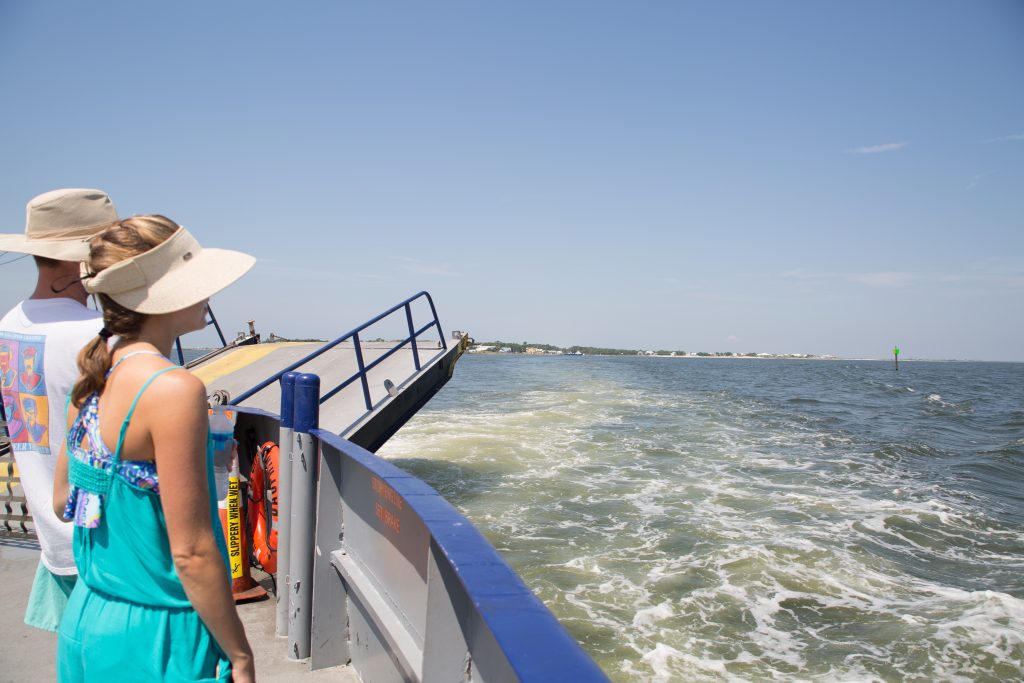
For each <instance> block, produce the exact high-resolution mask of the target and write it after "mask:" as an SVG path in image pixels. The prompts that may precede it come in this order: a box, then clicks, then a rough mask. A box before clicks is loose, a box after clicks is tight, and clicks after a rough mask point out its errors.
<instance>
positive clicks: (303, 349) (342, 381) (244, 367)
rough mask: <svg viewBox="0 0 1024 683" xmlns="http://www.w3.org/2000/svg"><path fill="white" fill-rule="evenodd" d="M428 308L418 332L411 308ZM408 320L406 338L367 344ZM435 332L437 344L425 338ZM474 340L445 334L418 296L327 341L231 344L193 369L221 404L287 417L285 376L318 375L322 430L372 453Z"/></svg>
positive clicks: (423, 298)
mask: <svg viewBox="0 0 1024 683" xmlns="http://www.w3.org/2000/svg"><path fill="white" fill-rule="evenodd" d="M417 301H420V302H421V303H423V302H425V303H426V304H427V305H429V310H430V311H431V313H432V319H431V320H430V321H429V322H427V323H426V324H425V325H423V326H422V327H419V328H417V327H416V326H415V324H414V322H413V315H412V304H414V303H416V302H417ZM403 309H404V313H405V316H404V318H405V319H407V320H408V336H407V337H405V338H404V339H397V340H393V341H381V340H374V341H362V340H361V339H360V337H359V333H360V332H361V331H363V330H365V329H366V328H368V327H370V326H371V325H374V324H376V323H378V322H380V321H381V320H384V319H386V318H388V316H391V315H393V314H398V315H401V314H402V313H403ZM425 332H435V333H436V334H437V338H436V339H430V340H425V339H420V336H421V335H423V334H424V333H425ZM468 341H469V339H468V337H467V336H465V335H463V334H462V333H461V332H453V333H452V339H451V341H450V342H449V341H448V340H446V339H445V338H444V335H443V332H442V331H441V325H440V322H439V321H438V319H437V313H436V311H435V310H434V304H433V301H432V300H431V299H430V295H429V294H427V293H426V292H420V293H419V294H416V295H415V296H412V297H410V298H408V299H406V300H405V301H403V302H401V303H399V304H397V305H395V306H393V307H392V308H390V309H389V310H387V311H385V312H384V313H381V314H380V315H378V316H377V317H375V318H373V319H372V320H369V321H367V322H366V323H363V325H361V326H360V327H358V328H356V329H355V330H352V331H351V332H349V333H347V334H345V335H343V336H341V337H339V338H338V339H335V340H334V341H331V342H327V343H321V342H273V343H263V344H248V345H240V346H229V347H226V348H224V349H221V350H219V351H217V352H215V353H213V354H210V355H208V356H206V357H204V358H200V359H198V360H197V361H193V362H192V363H190V364H188V366H187V367H188V369H189V370H190V371H191V372H192V373H193V374H195V375H196V376H197V377H199V378H200V379H201V380H203V382H204V383H205V384H206V387H207V391H208V393H209V394H210V395H211V396H212V397H214V399H215V400H217V401H218V402H220V403H231V404H237V405H240V406H245V407H249V408H258V409H260V410H265V411H267V412H269V413H272V414H274V415H280V413H281V385H280V378H281V375H283V374H284V373H285V372H288V371H294V372H298V373H313V374H316V375H318V376H319V377H320V382H321V383H320V386H321V396H320V427H321V429H325V430H328V431H331V432H333V433H335V434H338V435H340V436H341V437H343V438H345V439H348V440H349V441H351V442H352V443H355V444H357V445H359V446H362V447H363V448H365V449H367V450H369V451H371V452H374V451H376V450H377V449H378V448H380V446H382V445H383V444H384V442H385V441H387V439H388V438H390V437H391V435H392V434H394V433H395V432H396V431H397V430H398V429H399V428H400V427H401V426H402V425H403V424H405V422H406V421H407V420H408V419H409V418H410V417H412V416H413V415H414V414H415V413H416V411H417V410H419V409H420V408H421V407H423V405H424V404H425V403H426V402H427V401H428V400H430V398H431V397H432V396H433V395H434V394H435V393H437V391H438V390H439V389H440V388H441V387H442V386H444V385H445V383H447V381H448V380H449V379H450V378H451V376H452V372H453V371H454V369H455V363H456V361H457V360H458V359H459V357H460V356H461V355H462V353H463V352H464V351H465V349H466V345H467V343H468Z"/></svg>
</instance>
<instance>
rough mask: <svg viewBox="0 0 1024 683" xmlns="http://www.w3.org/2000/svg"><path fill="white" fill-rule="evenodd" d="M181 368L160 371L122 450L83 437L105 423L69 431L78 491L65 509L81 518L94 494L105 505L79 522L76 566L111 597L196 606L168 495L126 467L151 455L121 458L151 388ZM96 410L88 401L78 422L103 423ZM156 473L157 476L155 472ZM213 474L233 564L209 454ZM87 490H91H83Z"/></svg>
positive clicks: (72, 478) (215, 521)
mask: <svg viewBox="0 0 1024 683" xmlns="http://www.w3.org/2000/svg"><path fill="white" fill-rule="evenodd" d="M112 369H113V368H112ZM176 369H179V368H178V366H168V367H166V368H163V369H161V370H159V371H157V372H156V373H155V374H154V375H153V376H152V377H150V378H149V379H148V380H147V381H146V383H145V384H144V385H143V386H142V388H141V389H139V392H138V394H136V396H135V400H134V401H132V404H131V408H130V409H129V410H128V414H127V415H126V416H125V419H124V422H123V423H122V425H121V431H120V434H119V436H118V440H117V448H116V449H115V450H114V452H113V453H110V450H109V449H108V448H107V447H106V445H104V443H103V441H102V439H100V438H93V439H84V438H83V435H87V434H89V433H93V434H96V435H98V434H99V429H98V424H96V425H95V427H96V428H95V429H75V428H72V429H70V430H68V462H69V472H68V480H69V484H70V485H71V495H70V496H69V499H68V509H67V510H66V513H65V516H66V517H68V518H70V519H76V521H77V517H78V515H76V514H75V513H76V509H75V507H76V506H80V505H82V504H84V503H83V501H84V500H87V499H90V498H91V499H92V501H93V504H97V503H98V506H99V509H98V510H97V511H96V514H94V515H93V523H92V524H89V525H80V524H78V523H76V525H75V530H74V550H75V564H76V566H77V567H78V573H79V580H81V581H84V582H85V584H86V585H87V586H89V588H91V589H93V590H95V591H99V592H100V593H103V594H106V595H108V596H110V597H114V598H119V599H121V600H128V601H130V602H134V603H137V604H141V605H148V606H152V607H163V608H172V609H175V608H190V607H191V603H190V602H189V599H188V596H187V595H186V594H185V588H184V586H182V584H181V580H180V579H179V578H178V574H177V571H176V570H175V567H174V560H173V558H172V557H171V548H170V542H169V540H168V538H167V522H166V519H165V517H164V511H163V506H162V504H161V501H160V496H159V494H158V493H157V492H156V491H154V489H153V487H152V486H143V485H140V482H139V481H138V480H134V481H133V480H132V478H131V477H129V476H126V474H125V468H124V467H123V465H125V464H143V463H144V461H136V462H135V463H131V461H128V463H125V462H124V461H122V459H121V449H122V446H123V445H124V437H125V432H126V431H127V429H128V424H129V422H130V421H131V418H132V415H133V414H134V412H135V407H136V405H138V402H139V398H140V397H141V396H142V394H143V392H145V391H146V389H147V388H148V387H149V385H150V384H151V383H152V382H153V380H155V379H156V378H157V377H158V376H160V375H162V374H163V373H165V372H168V371H170V370H176ZM89 401H98V396H95V395H94V396H92V397H90V399H89ZM96 415H97V413H96V411H95V410H86V409H85V406H83V410H82V411H80V412H79V415H78V418H77V419H76V423H77V422H79V421H81V420H90V419H97V422H98V418H97V417H96ZM84 426H86V427H88V426H89V425H84ZM76 439H77V442H75V441H76ZM84 441H88V443H87V444H86V443H83V442H84ZM151 478H152V479H154V480H155V470H154V472H153V474H152V477H151ZM206 480H207V487H208V489H209V492H210V497H209V506H210V519H211V521H212V525H213V533H214V537H215V539H216V542H217V547H218V549H219V550H220V553H221V556H222V557H223V558H224V563H225V566H227V564H228V551H227V544H226V543H225V540H224V532H223V529H221V525H220V523H219V522H220V518H219V515H218V511H217V500H216V498H215V496H216V493H215V490H216V489H215V486H214V479H213V459H212V457H211V454H210V453H207V454H206ZM83 493H86V494H89V495H87V496H83V495H82V494H83ZM96 515H98V518H97V517H96ZM229 576H230V574H229ZM229 581H230V579H229Z"/></svg>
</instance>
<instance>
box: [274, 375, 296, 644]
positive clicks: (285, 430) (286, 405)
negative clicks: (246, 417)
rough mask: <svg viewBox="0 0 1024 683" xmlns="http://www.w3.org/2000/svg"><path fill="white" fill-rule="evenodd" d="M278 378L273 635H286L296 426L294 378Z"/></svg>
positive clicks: (284, 376)
mask: <svg viewBox="0 0 1024 683" xmlns="http://www.w3.org/2000/svg"><path fill="white" fill-rule="evenodd" d="M298 374H299V373H297V372H286V373H284V374H283V375H281V436H280V437H279V438H278V440H277V447H278V456H277V457H278V466H277V467H278V470H277V471H278V476H279V477H280V481H278V486H277V595H276V596H275V597H276V599H277V626H276V629H275V633H277V635H279V636H287V635H288V586H289V583H288V556H289V554H290V553H289V552H288V551H289V547H288V545H289V543H290V541H291V533H290V532H291V525H292V518H291V516H292V425H294V424H295V414H294V413H295V377H296V375H298Z"/></svg>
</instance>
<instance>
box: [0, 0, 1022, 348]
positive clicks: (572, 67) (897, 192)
mask: <svg viewBox="0 0 1024 683" xmlns="http://www.w3.org/2000/svg"><path fill="white" fill-rule="evenodd" d="M0 87H2V92H3V97H4V99H3V110H2V113H0V150H2V152H0V159H2V161H0V181H2V182H0V231H2V232H21V231H23V230H24V207H25V204H26V203H27V202H28V200H29V199H30V198H31V197H33V196H34V195H36V194H39V193H42V192H45V191H47V190H51V189H54V188H58V187H98V188H101V189H104V190H106V191H107V192H108V193H109V194H110V195H111V197H112V198H113V200H114V202H115V204H116V205H117V207H118V210H119V212H120V213H121V214H122V215H131V214H144V213H162V214H165V215H167V216H169V217H171V218H172V219H174V220H176V221H178V222H179V223H181V224H183V225H185V226H186V227H187V228H188V229H189V230H190V231H192V232H193V234H195V235H196V237H197V238H198V239H199V240H200V242H201V243H203V244H204V245H206V246H215V247H224V248H234V249H240V250H243V251H246V252H249V253H251V254H253V255H255V256H256V257H257V259H258V264H257V266H256V267H255V268H254V269H253V271H251V273H250V274H249V275H247V276H246V277H245V278H243V279H242V280H240V281H239V282H238V283H236V284H235V285H233V286H232V287H231V288H230V289H228V290H226V291H224V292H223V293H221V294H219V295H217V296H216V297H215V298H214V300H213V303H212V305H213V308H214V311H215V312H216V313H217V316H218V318H219V320H220V321H221V323H222V325H223V327H224V328H225V331H226V332H227V333H228V335H229V336H233V335H234V333H235V332H237V331H239V330H242V329H243V328H244V326H245V321H246V320H248V319H251V318H255V320H256V327H257V329H258V330H259V331H260V332H262V333H263V334H268V333H270V332H274V333H275V334H278V335H282V336H285V337H303V338H305V337H321V338H333V337H335V336H338V335H340V334H342V333H344V332H346V331H348V330H349V329H351V328H353V327H355V326H356V325H358V324H359V323H361V322H363V321H364V320H366V319H368V318H370V317H372V316H373V315H375V314H376V313H378V312H380V311H383V310H385V309H387V308H389V307H390V306H392V305H393V304H395V303H398V302H399V301H402V300H403V299H405V298H406V297H407V296H410V295H412V294H415V293H417V292H419V291H421V290H427V291H429V292H430V293H431V295H432V296H433V298H434V301H435V303H436V305H437V310H438V315H439V317H440V321H441V324H442V326H443V328H444V329H445V330H446V334H447V331H448V330H452V329H460V330H467V331H468V332H469V333H470V334H471V335H472V336H473V337H474V338H476V339H477V340H480V341H483V340H494V339H502V340H505V341H531V342H542V343H551V344H558V345H566V346H567V345H572V344H579V345H592V346H611V347H620V348H636V349H672V350H687V351H708V352H714V351H734V352H750V351H756V352H770V353H815V354H835V355H841V356H852V357H885V356H887V355H889V354H890V353H891V349H892V347H893V346H894V345H897V344H898V345H899V346H900V348H901V349H902V351H903V352H902V354H901V358H915V357H916V358H960V359H980V360H1014V361H1024V229H1022V223H1024V3H1022V2H1018V1H1017V0H1002V1H1000V0H977V1H973V2H959V1H952V2H950V1H945V0H938V1H934V0H932V1H924V2H914V1H906V2H889V1H884V2H857V3H822V2H816V1H810V2H796V1H792V2H772V3H768V2H760V1H756V2H754V1H752V2H740V1H736V2H683V1H678V2H676V1H673V2H643V3H625V2H598V1H587V2H546V1H545V2H515V3H497V2H433V3H420V2H417V3H413V2H409V3H398V2H361V3H354V2H351V3H350V2H301V3H281V2H275V3H254V2H244V3H243V2H237V1H231V2H217V3H208V2H197V1H186V2H179V3H161V4H157V3H138V2H121V1H107V2H103V3H82V2H28V1H25V0H0ZM13 257H14V255H6V256H0V264H5V265H3V266H2V268H0V307H2V308H4V309H6V308H8V307H10V306H12V305H14V304H15V303H16V302H17V301H18V300H20V299H21V298H23V297H24V296H26V295H27V294H28V293H29V292H30V291H31V289H32V284H33V278H34V274H33V266H32V263H31V259H22V260H20V261H15V262H10V261H11V259H12V258H13ZM421 319H422V318H419V319H418V322H419V320H421Z"/></svg>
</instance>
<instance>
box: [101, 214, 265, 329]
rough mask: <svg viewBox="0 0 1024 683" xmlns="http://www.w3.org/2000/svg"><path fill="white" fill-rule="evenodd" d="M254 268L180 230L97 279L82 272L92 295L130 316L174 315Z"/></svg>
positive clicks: (235, 253)
mask: <svg viewBox="0 0 1024 683" xmlns="http://www.w3.org/2000/svg"><path fill="white" fill-rule="evenodd" d="M254 263H256V259H255V258H253V257H252V256H249V255H248V254H243V253H242V252H240V251H231V250H228V249H203V248H202V247H201V246H199V242H197V241H196V238H194V237H193V236H192V234H191V233H189V231H188V230H186V229H185V228H178V230H177V232H175V233H174V234H173V235H171V236H170V237H168V238H167V239H166V240H164V241H163V242H161V243H160V244H158V245H156V246H155V247H153V248H152V249H150V250H149V251H146V252H143V253H141V254H138V255H137V256H132V257H131V258H128V259H125V260H124V261H119V262H117V263H115V264H114V265H112V266H110V267H109V268H104V269H103V270H101V271H100V272H99V273H96V274H95V275H90V274H88V273H87V272H86V273H84V275H83V280H82V284H83V285H84V286H85V291H87V292H89V293H90V294H106V295H107V296H109V297H110V298H111V299H113V300H114V301H116V302H117V303H119V304H121V305H122V306H124V307H125V308H127V309H128V310H130V311H136V312H137V313H148V314H160V313H172V312H174V311H180V310H182V309H183V308H188V307H189V306H192V305H193V304H197V303H199V302H200V301H203V300H204V299H209V298H210V297H211V296H213V295H214V294H216V293H217V292H219V291H220V290H222V289H224V288H225V287H227V286H228V285H230V284H231V283H232V282H234V281H235V280H237V279H238V278H240V277H242V276H243V275H245V274H246V273H247V272H248V271H249V269H250V268H252V266H253V264H254ZM82 269H83V271H84V270H85V264H84V263H83V264H82Z"/></svg>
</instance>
